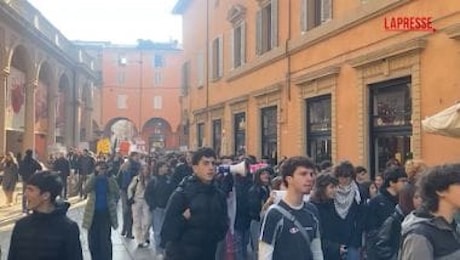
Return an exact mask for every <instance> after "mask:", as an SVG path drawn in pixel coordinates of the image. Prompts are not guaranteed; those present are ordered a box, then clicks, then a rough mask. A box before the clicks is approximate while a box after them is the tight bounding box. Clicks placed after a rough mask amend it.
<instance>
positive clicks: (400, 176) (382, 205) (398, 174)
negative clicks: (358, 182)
mask: <svg viewBox="0 0 460 260" xmlns="http://www.w3.org/2000/svg"><path fill="white" fill-rule="evenodd" d="M383 175H384V183H383V186H382V188H381V189H380V193H379V194H378V195H377V196H376V197H374V198H373V199H371V200H370V201H369V207H368V215H367V231H368V233H367V238H368V240H367V255H368V257H369V259H378V258H377V255H376V250H375V243H376V241H377V235H378V232H379V229H380V227H381V226H382V224H383V222H384V221H385V220H386V219H387V218H388V217H389V216H391V214H393V213H394V211H395V207H396V205H397V204H398V194H399V191H401V190H402V189H403V188H404V185H405V184H406V183H407V175H406V172H405V171H404V168H402V167H397V166H392V167H390V168H388V169H386V170H385V172H384V174H383Z"/></svg>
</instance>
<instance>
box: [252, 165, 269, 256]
mask: <svg viewBox="0 0 460 260" xmlns="http://www.w3.org/2000/svg"><path fill="white" fill-rule="evenodd" d="M272 175H274V173H273V169H272V168H271V167H264V168H261V169H258V170H257V171H256V172H255V174H254V184H253V185H252V187H251V188H249V194H248V204H249V215H250V217H251V219H252V220H251V225H250V228H249V229H250V235H251V246H252V250H253V252H254V254H253V255H254V259H257V252H258V248H259V247H258V243H259V234H260V220H261V213H262V206H263V205H264V204H265V202H266V201H267V199H268V198H269V197H270V191H271V188H270V176H272Z"/></svg>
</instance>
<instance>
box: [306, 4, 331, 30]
mask: <svg viewBox="0 0 460 260" xmlns="http://www.w3.org/2000/svg"><path fill="white" fill-rule="evenodd" d="M301 16H302V18H301V23H302V31H303V32H305V31H308V30H311V29H313V28H315V27H318V26H320V25H321V24H323V23H326V22H328V21H330V20H331V19H332V0H302V10H301Z"/></svg>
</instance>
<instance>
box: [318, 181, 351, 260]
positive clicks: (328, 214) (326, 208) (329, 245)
mask: <svg viewBox="0 0 460 260" xmlns="http://www.w3.org/2000/svg"><path fill="white" fill-rule="evenodd" d="M338 185H339V181H338V180H337V178H335V177H334V176H333V175H332V174H330V173H322V174H319V175H318V176H317V177H316V181H315V187H314V189H313V194H312V196H311V197H310V201H311V202H312V203H313V204H315V206H316V208H317V209H318V212H319V216H320V219H321V246H322V249H323V254H324V259H327V260H341V259H344V256H345V255H346V252H347V246H346V245H345V244H341V243H340V242H339V241H338V239H337V236H336V235H335V233H336V231H335V230H334V229H336V228H337V227H336V226H334V225H330V223H333V222H334V220H332V219H331V218H333V216H334V211H335V209H334V197H335V194H336V192H337V186H338Z"/></svg>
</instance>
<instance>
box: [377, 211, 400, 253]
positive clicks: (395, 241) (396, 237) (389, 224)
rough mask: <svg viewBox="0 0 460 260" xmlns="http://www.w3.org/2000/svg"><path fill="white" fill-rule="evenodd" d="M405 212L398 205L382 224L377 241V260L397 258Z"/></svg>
mask: <svg viewBox="0 0 460 260" xmlns="http://www.w3.org/2000/svg"><path fill="white" fill-rule="evenodd" d="M403 220H404V214H403V212H402V211H401V209H400V208H399V206H396V209H395V211H394V212H393V214H391V216H389V217H388V218H387V219H386V220H385V221H384V222H383V224H382V227H381V228H380V230H379V232H378V233H377V238H376V242H375V253H376V255H375V257H376V258H375V260H396V259H397V257H398V250H399V245H400V240H401V223H402V221H403Z"/></svg>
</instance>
